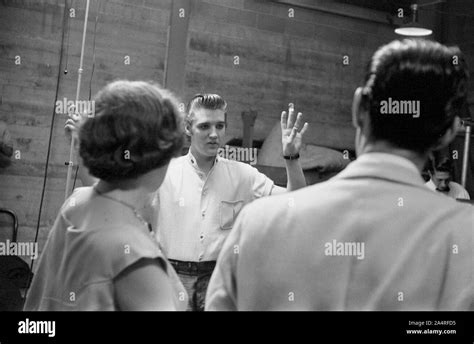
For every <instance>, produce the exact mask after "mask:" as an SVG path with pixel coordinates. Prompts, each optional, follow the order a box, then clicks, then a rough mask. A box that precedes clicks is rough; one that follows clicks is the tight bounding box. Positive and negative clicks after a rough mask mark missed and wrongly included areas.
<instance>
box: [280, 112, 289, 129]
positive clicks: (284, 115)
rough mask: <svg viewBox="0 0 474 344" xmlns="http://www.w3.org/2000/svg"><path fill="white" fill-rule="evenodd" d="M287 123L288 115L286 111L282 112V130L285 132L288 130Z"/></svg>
mask: <svg viewBox="0 0 474 344" xmlns="http://www.w3.org/2000/svg"><path fill="white" fill-rule="evenodd" d="M287 121H288V114H287V113H286V111H282V113H281V129H282V130H285V129H286V128H287Z"/></svg>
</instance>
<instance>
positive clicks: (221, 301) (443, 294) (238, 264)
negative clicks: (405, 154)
mask: <svg viewBox="0 0 474 344" xmlns="http://www.w3.org/2000/svg"><path fill="white" fill-rule="evenodd" d="M473 232H474V208H473V207H472V206H471V205H468V204H462V203H459V202H456V201H455V200H453V199H451V198H447V197H445V196H444V195H439V194H436V193H433V192H432V191H431V190H429V189H428V188H427V187H426V186H425V185H424V181H423V179H422V178H421V176H420V173H419V172H418V170H417V169H416V167H415V165H414V164H412V163H411V162H410V161H408V160H406V159H404V158H401V157H399V156H395V155H389V154H382V153H369V154H364V155H362V156H361V157H359V158H358V159H357V160H356V161H355V162H353V163H351V164H349V166H348V167H347V168H346V169H345V170H344V171H342V172H341V173H340V174H338V175H337V176H336V177H334V178H333V179H331V180H329V181H327V182H324V183H321V184H317V185H314V186H311V187H307V188H304V189H301V190H298V191H296V192H292V193H288V194H283V195H279V196H274V197H268V198H265V199H261V200H257V201H255V202H253V203H252V204H250V205H249V206H247V207H245V208H244V209H243V210H242V212H241V214H240V216H239V217H238V219H237V221H236V224H235V226H234V228H233V230H232V232H231V233H230V235H229V237H228V239H227V241H226V243H225V244H224V247H223V249H222V252H221V254H220V256H219V259H218V264H217V267H216V270H215V271H214V274H213V276H212V279H211V282H210V285H209V289H208V293H207V299H206V302H207V304H206V309H207V310H474V260H473V257H474V243H473Z"/></svg>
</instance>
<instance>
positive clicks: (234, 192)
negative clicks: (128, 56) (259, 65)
mask: <svg viewBox="0 0 474 344" xmlns="http://www.w3.org/2000/svg"><path fill="white" fill-rule="evenodd" d="M226 110H227V103H226V102H225V101H224V99H222V97H220V96H219V95H217V94H198V95H196V96H194V97H193V99H192V100H191V101H190V103H189V105H188V111H187V117H186V120H185V132H186V134H187V135H188V136H189V138H190V140H191V146H190V149H189V152H188V154H186V155H184V156H181V157H179V158H176V159H172V160H171V161H170V163H169V166H168V171H167V173H166V177H165V179H164V181H163V183H162V185H161V187H160V189H159V190H158V191H157V193H156V197H155V199H153V200H152V202H151V203H152V207H151V208H147V209H142V210H141V211H142V215H143V217H144V218H147V219H148V220H149V221H151V222H152V223H153V225H152V228H153V229H154V230H155V231H156V235H157V239H158V242H159V243H160V244H161V245H162V248H163V251H164V253H165V255H166V256H167V258H168V259H169V261H170V262H171V264H172V265H173V267H174V268H175V270H176V272H177V273H178V275H179V277H180V279H181V281H182V282H183V285H184V287H185V288H186V291H187V292H188V296H189V305H188V310H195V311H203V310H204V304H205V296H206V291H207V285H208V283H209V279H210V277H211V274H212V272H213V270H214V267H215V264H216V260H217V257H218V255H219V253H220V250H221V248H222V245H223V243H224V241H225V239H226V237H227V235H228V234H229V232H230V230H231V229H232V227H233V224H234V220H235V218H236V217H237V215H238V213H239V212H240V210H241V209H242V208H243V206H244V205H246V204H248V203H249V202H252V201H253V200H255V199H257V198H260V197H264V196H269V195H275V194H279V193H284V192H286V191H291V190H297V189H299V188H302V187H304V186H306V181H305V178H304V174H303V170H302V168H301V165H300V162H299V160H298V158H299V151H300V148H301V143H302V138H303V135H304V133H305V131H306V130H307V127H308V124H307V123H304V124H303V122H302V113H298V114H295V111H294V107H293V106H292V105H290V107H289V109H288V112H286V111H283V112H282V114H281V128H282V159H285V163H286V171H287V178H288V183H287V188H286V189H284V188H282V187H279V186H276V185H274V183H273V181H272V180H271V179H269V178H268V177H267V176H265V175H264V174H262V173H260V172H259V171H258V170H257V169H256V168H254V167H252V166H250V165H248V164H245V163H242V162H239V161H233V160H228V159H225V158H222V157H220V156H219V155H218V149H219V147H220V146H221V145H222V144H223V143H224V142H223V140H224V136H225V130H226V127H227V113H226ZM78 120H80V118H78V117H77V116H75V117H74V118H71V119H69V120H68V121H67V122H66V128H67V129H69V130H73V131H75V130H76V126H77V121H78ZM79 178H80V179H81V181H82V183H83V185H92V184H93V183H94V182H95V179H94V178H91V176H90V175H89V174H88V173H87V171H86V169H85V168H80V169H79ZM262 216H264V214H262Z"/></svg>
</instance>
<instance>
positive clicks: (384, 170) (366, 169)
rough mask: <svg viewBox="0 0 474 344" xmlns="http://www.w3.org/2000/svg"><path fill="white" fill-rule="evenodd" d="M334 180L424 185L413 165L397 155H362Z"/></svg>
mask: <svg viewBox="0 0 474 344" xmlns="http://www.w3.org/2000/svg"><path fill="white" fill-rule="evenodd" d="M334 178H338V179H354V178H376V179H385V180H389V181H393V182H396V183H403V184H410V185H417V186H424V184H425V181H424V180H423V178H422V177H421V174H420V172H419V171H418V169H417V167H416V166H415V164H413V163H412V162H411V161H410V160H408V159H406V158H402V157H401V156H399V155H394V154H388V153H365V154H362V155H361V156H360V157H358V158H357V160H355V161H353V162H352V163H350V164H349V165H348V166H347V167H346V169H344V170H343V171H342V172H341V173H339V174H338V175H337V176H335V177H334Z"/></svg>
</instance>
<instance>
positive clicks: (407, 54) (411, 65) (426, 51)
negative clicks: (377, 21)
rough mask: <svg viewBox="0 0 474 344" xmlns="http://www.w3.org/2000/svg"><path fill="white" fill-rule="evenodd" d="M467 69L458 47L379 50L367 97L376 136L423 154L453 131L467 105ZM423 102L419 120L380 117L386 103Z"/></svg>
mask: <svg viewBox="0 0 474 344" xmlns="http://www.w3.org/2000/svg"><path fill="white" fill-rule="evenodd" d="M468 77H469V74H468V69H467V65H466V62H465V59H464V56H463V54H462V53H461V51H460V50H459V48H458V47H447V46H444V45H442V44H440V43H437V42H433V41H428V40H424V39H405V40H402V41H398V40H397V41H393V42H391V43H389V44H387V45H384V46H382V47H381V48H379V49H378V50H377V51H376V52H375V54H374V55H373V57H372V59H371V61H370V63H369V65H368V70H367V75H366V79H365V83H366V84H365V88H364V91H363V95H364V98H365V100H366V102H365V104H368V106H369V113H370V119H371V124H372V125H371V127H372V128H371V129H372V132H371V135H372V139H374V140H386V141H388V142H390V143H392V144H394V145H395V146H398V147H401V148H405V149H409V150H413V151H416V152H420V153H424V152H426V151H428V150H429V149H430V148H432V147H433V145H435V143H436V142H437V140H438V139H439V138H440V137H442V136H443V135H444V133H445V132H446V130H447V129H448V128H449V127H450V126H451V125H452V123H453V121H454V119H455V117H456V116H459V114H460V111H461V108H462V106H463V104H464V102H465V101H466V95H467V81H468ZM388 98H392V99H394V100H399V101H403V100H405V101H406V100H415V101H419V102H420V117H418V118H413V117H412V116H410V115H408V116H407V115H395V114H392V115H387V114H381V113H380V109H381V101H384V100H385V101H387V100H388Z"/></svg>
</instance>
